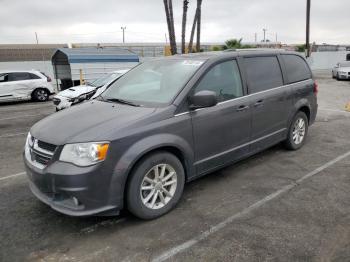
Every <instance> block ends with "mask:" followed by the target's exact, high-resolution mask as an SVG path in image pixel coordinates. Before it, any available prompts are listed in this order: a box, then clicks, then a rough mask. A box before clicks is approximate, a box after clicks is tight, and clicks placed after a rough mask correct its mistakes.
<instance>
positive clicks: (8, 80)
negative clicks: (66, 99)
mask: <svg viewBox="0 0 350 262" xmlns="http://www.w3.org/2000/svg"><path fill="white" fill-rule="evenodd" d="M53 93H54V88H53V86H52V84H51V78H50V77H48V76H46V75H45V74H44V73H41V72H39V71H34V70H33V71H0V102H2V101H6V102H8V101H16V100H30V99H31V100H34V101H40V102H44V101H47V100H48V99H49V96H50V95H51V94H53Z"/></svg>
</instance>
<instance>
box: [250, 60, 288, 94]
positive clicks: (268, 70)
mask: <svg viewBox="0 0 350 262" xmlns="http://www.w3.org/2000/svg"><path fill="white" fill-rule="evenodd" d="M244 65H245V69H246V73H247V78H248V83H249V93H250V94H253V93H257V92H262V91H265V90H269V89H271V88H275V87H280V86H283V77H282V71H281V67H280V64H279V62H278V59H277V57H276V56H260V57H259V56H258V57H246V58H244Z"/></svg>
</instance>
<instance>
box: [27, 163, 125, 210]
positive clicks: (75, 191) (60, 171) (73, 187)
mask: <svg viewBox="0 0 350 262" xmlns="http://www.w3.org/2000/svg"><path fill="white" fill-rule="evenodd" d="M24 163H25V168H26V173H27V176H28V178H29V186H30V189H31V191H32V193H33V194H34V195H35V196H36V197H37V198H38V199H39V200H41V201H42V202H44V203H45V204H47V205H49V206H50V207H51V208H52V209H54V210H56V211H58V212H60V213H63V214H66V215H70V216H90V215H96V214H102V213H107V211H109V212H110V213H111V214H113V215H114V214H118V212H119V210H120V209H121V206H118V201H117V199H119V198H121V199H122V194H120V195H119V196H118V192H114V193H115V194H113V197H112V198H111V197H110V188H111V185H110V182H111V177H112V176H110V177H108V176H105V175H103V172H105V171H104V170H101V168H100V166H93V167H84V168H81V167H77V166H74V165H72V164H69V163H63V162H59V161H58V162H54V163H52V164H51V165H49V166H48V167H46V168H44V169H39V168H37V167H35V166H33V165H32V164H31V163H30V162H29V161H28V160H27V159H26V158H25V157H24Z"/></svg>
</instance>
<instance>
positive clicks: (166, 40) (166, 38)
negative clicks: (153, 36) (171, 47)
mask: <svg viewBox="0 0 350 262" xmlns="http://www.w3.org/2000/svg"><path fill="white" fill-rule="evenodd" d="M165 44H166V45H168V36H167V35H166V33H165Z"/></svg>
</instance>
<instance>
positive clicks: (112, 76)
mask: <svg viewBox="0 0 350 262" xmlns="http://www.w3.org/2000/svg"><path fill="white" fill-rule="evenodd" d="M121 75H122V74H121V73H111V74H108V75H106V76H104V77H101V78H98V79H96V80H94V81H92V82H91V83H90V85H92V86H96V87H101V86H104V85H105V84H108V83H109V82H111V81H113V80H114V79H116V78H117V77H120V76H121Z"/></svg>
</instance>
